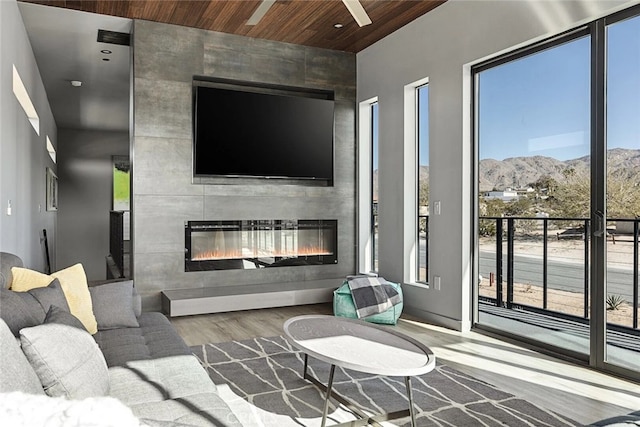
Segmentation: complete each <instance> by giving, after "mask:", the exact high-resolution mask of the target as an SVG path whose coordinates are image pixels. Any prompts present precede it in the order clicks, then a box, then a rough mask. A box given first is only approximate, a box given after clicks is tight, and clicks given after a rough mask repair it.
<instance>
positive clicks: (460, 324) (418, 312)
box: [404, 303, 471, 332]
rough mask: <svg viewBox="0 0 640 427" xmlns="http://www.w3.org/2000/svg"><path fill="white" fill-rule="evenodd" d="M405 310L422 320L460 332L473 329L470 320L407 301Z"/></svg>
mask: <svg viewBox="0 0 640 427" xmlns="http://www.w3.org/2000/svg"><path fill="white" fill-rule="evenodd" d="M404 311H405V313H407V314H409V315H411V316H415V317H417V318H419V319H420V320H424V321H425V322H428V323H431V324H433V325H437V326H442V327H445V328H448V329H453V330H456V331H459V332H468V331H470V330H471V321H468V320H459V319H452V318H450V317H446V316H442V315H441V314H437V313H432V312H430V311H425V310H422V309H419V308H416V307H410V306H407V304H406V303H405V306H404Z"/></svg>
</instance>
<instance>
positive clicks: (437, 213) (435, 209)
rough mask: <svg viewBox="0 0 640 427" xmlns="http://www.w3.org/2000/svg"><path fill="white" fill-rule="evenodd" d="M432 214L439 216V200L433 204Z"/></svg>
mask: <svg viewBox="0 0 640 427" xmlns="http://www.w3.org/2000/svg"><path fill="white" fill-rule="evenodd" d="M433 214H434V215H440V200H438V201H436V202H433Z"/></svg>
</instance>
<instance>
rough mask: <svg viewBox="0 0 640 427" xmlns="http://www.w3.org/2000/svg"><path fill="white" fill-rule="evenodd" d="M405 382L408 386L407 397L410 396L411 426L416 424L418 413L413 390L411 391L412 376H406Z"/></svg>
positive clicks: (413, 426)
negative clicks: (414, 406) (415, 407)
mask: <svg viewBox="0 0 640 427" xmlns="http://www.w3.org/2000/svg"><path fill="white" fill-rule="evenodd" d="M404 383H405V385H406V386H407V397H408V398H409V413H410V414H411V426H412V427H415V425H416V413H415V410H414V408H413V392H412V391H411V377H404Z"/></svg>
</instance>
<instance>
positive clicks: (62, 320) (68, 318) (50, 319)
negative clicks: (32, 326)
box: [44, 305, 87, 331]
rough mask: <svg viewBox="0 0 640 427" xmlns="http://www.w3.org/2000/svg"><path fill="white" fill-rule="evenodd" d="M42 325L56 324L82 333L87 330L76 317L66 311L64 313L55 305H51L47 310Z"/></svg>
mask: <svg viewBox="0 0 640 427" xmlns="http://www.w3.org/2000/svg"><path fill="white" fill-rule="evenodd" d="M44 323H57V324H59V325H67V326H73V327H74V328H78V329H81V330H83V331H86V330H87V329H86V328H85V327H84V325H83V324H82V322H81V321H80V320H79V319H78V318H77V317H76V316H74V315H73V314H71V313H69V312H68V311H64V310H63V309H62V308H60V307H58V306H57V305H52V306H51V308H49V311H48V312H47V317H45V318H44Z"/></svg>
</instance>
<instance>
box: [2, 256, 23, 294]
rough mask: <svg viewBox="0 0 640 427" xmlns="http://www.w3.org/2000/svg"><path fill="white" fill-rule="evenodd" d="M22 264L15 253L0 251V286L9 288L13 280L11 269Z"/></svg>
mask: <svg viewBox="0 0 640 427" xmlns="http://www.w3.org/2000/svg"><path fill="white" fill-rule="evenodd" d="M22 266H23V264H22V260H21V259H20V257H18V256H17V255H14V254H11V253H9V252H0V288H4V289H9V288H10V287H11V281H12V280H13V275H12V274H11V269H12V268H13V267H22Z"/></svg>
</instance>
